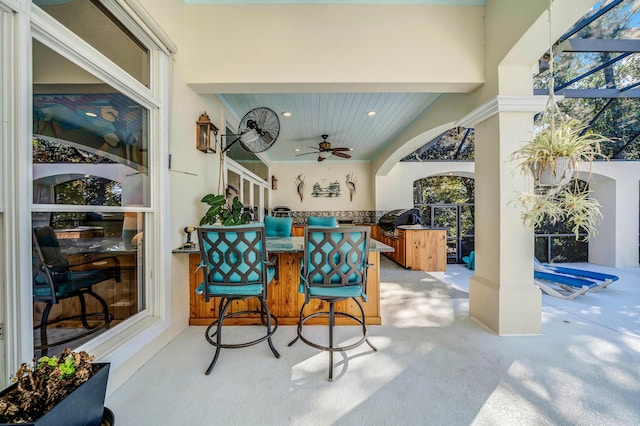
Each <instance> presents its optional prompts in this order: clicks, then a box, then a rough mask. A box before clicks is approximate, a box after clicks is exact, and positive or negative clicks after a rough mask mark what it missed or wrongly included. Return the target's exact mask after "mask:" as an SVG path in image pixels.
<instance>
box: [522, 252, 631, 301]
mask: <svg viewBox="0 0 640 426" xmlns="http://www.w3.org/2000/svg"><path fill="white" fill-rule="evenodd" d="M533 277H534V280H535V283H536V285H537V286H538V287H539V288H540V289H541V290H542V291H544V292H545V293H547V294H549V295H551V296H555V297H560V298H562V299H567V300H571V299H574V298H576V297H577V296H579V295H581V294H585V293H586V292H588V291H599V290H601V289H603V288H605V287H607V286H608V285H609V284H611V283H612V282H614V281H617V280H618V279H619V278H618V277H617V276H616V275H611V274H603V273H600V272H592V271H584V270H582V269H575V268H565V267H561V266H555V265H550V264H546V263H545V264H543V263H540V262H538V260H537V259H536V260H535V264H534V271H533ZM545 282H551V283H553V284H555V285H557V286H559V287H560V288H561V289H562V290H564V292H565V293H562V292H560V291H558V290H556V289H554V288H552V287H550V286H549V285H547V284H546V283H545Z"/></svg>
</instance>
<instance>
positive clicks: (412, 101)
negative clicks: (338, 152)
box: [218, 93, 439, 161]
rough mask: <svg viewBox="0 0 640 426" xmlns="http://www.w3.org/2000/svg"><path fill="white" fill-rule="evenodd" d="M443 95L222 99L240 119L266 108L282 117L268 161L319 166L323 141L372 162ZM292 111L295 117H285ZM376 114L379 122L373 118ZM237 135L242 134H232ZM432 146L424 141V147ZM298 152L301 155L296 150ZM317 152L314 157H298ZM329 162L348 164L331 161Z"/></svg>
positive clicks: (247, 96)
mask: <svg viewBox="0 0 640 426" xmlns="http://www.w3.org/2000/svg"><path fill="white" fill-rule="evenodd" d="M438 96H439V94H431V93H308V94H302V93H286V94H273V93H259V94H255V93H253V94H227V95H218V98H219V99H220V100H221V101H222V102H223V103H224V104H225V105H226V106H227V108H228V109H229V110H230V111H231V112H232V114H234V115H235V118H236V119H237V121H238V122H239V121H240V120H241V119H242V117H243V116H244V115H245V114H246V113H247V112H249V111H250V110H252V109H253V108H257V107H267V108H270V109H272V110H273V111H274V112H275V113H276V114H278V116H279V119H280V135H279V136H278V139H277V140H276V142H275V143H274V144H273V145H272V146H271V147H270V148H269V149H268V150H267V151H264V153H263V154H262V155H264V156H265V157H266V158H267V159H269V160H271V161H316V160H317V158H318V156H317V151H314V150H313V149H311V147H317V146H318V143H319V142H321V141H322V138H321V135H323V134H326V135H329V138H328V139H327V140H328V141H329V142H331V144H332V147H334V148H335V147H348V148H353V151H352V152H349V153H348V154H350V155H351V156H352V158H351V159H352V160H363V161H367V160H371V159H372V158H374V157H375V155H376V154H377V153H378V152H379V150H380V149H381V148H382V147H383V146H384V145H387V144H388V143H390V142H392V141H393V140H394V139H395V138H396V137H397V135H398V134H399V133H401V132H402V131H403V130H404V129H406V128H407V127H408V126H409V125H410V124H411V123H412V122H413V121H414V120H415V119H416V118H417V117H419V116H421V115H422V114H423V113H424V112H425V110H426V109H427V108H428V107H429V105H431V104H432V103H433V102H434V101H435V100H436V99H437V98H438ZM284 111H289V112H291V113H292V116H291V117H283V116H282V112H284ZM369 111H375V112H376V115H375V116H369V115H367V113H368V112H369ZM231 130H232V131H233V132H234V133H235V132H237V131H238V129H237V128H232V129H231ZM426 142H428V141H425V143H426ZM295 148H299V149H300V152H295V151H294V149H295ZM307 152H315V155H299V154H302V153H307ZM327 160H328V161H346V160H345V159H343V158H339V157H337V156H330V157H329V158H328V159H327Z"/></svg>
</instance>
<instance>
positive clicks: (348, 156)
mask: <svg viewBox="0 0 640 426" xmlns="http://www.w3.org/2000/svg"><path fill="white" fill-rule="evenodd" d="M333 155H337V156H338V157H342V158H351V156H350V155H349V154H345V153H344V152H336V151H334V152H333Z"/></svg>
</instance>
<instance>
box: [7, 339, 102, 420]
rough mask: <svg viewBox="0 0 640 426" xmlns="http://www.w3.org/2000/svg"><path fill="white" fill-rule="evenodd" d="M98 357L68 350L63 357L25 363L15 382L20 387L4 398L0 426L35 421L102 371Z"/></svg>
mask: <svg viewBox="0 0 640 426" xmlns="http://www.w3.org/2000/svg"><path fill="white" fill-rule="evenodd" d="M93 359H94V357H93V356H91V355H89V354H87V353H86V352H84V351H81V352H73V351H71V349H69V348H67V349H65V350H64V351H63V352H62V353H61V354H60V356H59V357H55V356H54V357H47V356H43V357H41V358H40V359H38V360H37V361H36V362H34V364H33V365H29V364H26V363H23V364H22V365H21V366H20V368H19V369H18V371H17V372H16V374H15V376H14V377H13V378H12V381H14V382H15V383H16V386H14V387H12V388H10V390H9V391H8V392H6V393H5V394H4V395H2V396H0V423H26V422H33V421H35V420H37V419H39V418H40V417H42V416H43V415H44V414H46V413H47V412H48V411H50V410H51V409H52V408H53V407H54V406H55V405H56V404H58V403H59V402H60V401H62V400H63V399H64V398H65V397H66V396H67V395H69V394H70V393H71V392H73V391H74V390H75V389H76V388H78V386H80V385H81V384H83V383H84V382H86V381H87V380H89V378H90V377H91V376H93V375H94V374H95V373H96V372H97V371H98V368H99V367H98V366H97V365H94V364H92V361H93Z"/></svg>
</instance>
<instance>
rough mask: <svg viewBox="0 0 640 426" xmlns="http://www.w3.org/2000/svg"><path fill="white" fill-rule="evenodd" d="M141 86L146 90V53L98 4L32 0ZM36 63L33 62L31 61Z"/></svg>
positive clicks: (75, 0)
mask: <svg viewBox="0 0 640 426" xmlns="http://www.w3.org/2000/svg"><path fill="white" fill-rule="evenodd" d="M34 3H35V4H37V5H39V6H40V7H41V8H42V9H43V10H44V11H45V12H47V13H48V14H49V15H51V16H52V17H53V18H55V19H56V20H57V21H59V22H60V23H61V24H62V25H64V26H65V27H67V28H68V29H69V30H71V31H73V32H74V33H75V34H76V35H77V36H78V37H80V38H81V39H83V40H84V41H86V42H87V43H89V44H90V45H91V46H93V47H94V48H95V49H97V50H98V51H100V53H102V54H103V55H104V56H106V57H107V58H109V59H110V60H111V61H113V62H114V63H115V64H116V65H118V66H119V67H120V68H122V69H123V70H125V71H126V72H128V73H129V74H130V75H131V76H132V77H133V78H135V79H136V80H138V81H139V82H140V83H142V84H144V85H145V86H146V87H149V50H148V49H147V48H146V47H144V46H143V45H142V43H140V41H139V40H138V39H137V38H136V37H135V36H134V35H133V34H132V33H131V32H130V31H128V30H127V29H126V28H124V27H123V26H122V24H120V23H119V22H118V20H117V19H116V18H115V17H114V16H113V15H112V14H111V12H109V10H107V9H106V8H105V7H104V6H103V5H102V4H101V3H100V1H97V0H90V1H87V0H68V1H64V2H62V1H57V2H54V3H55V4H52V2H51V1H44V0H34ZM34 59H36V58H34Z"/></svg>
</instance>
